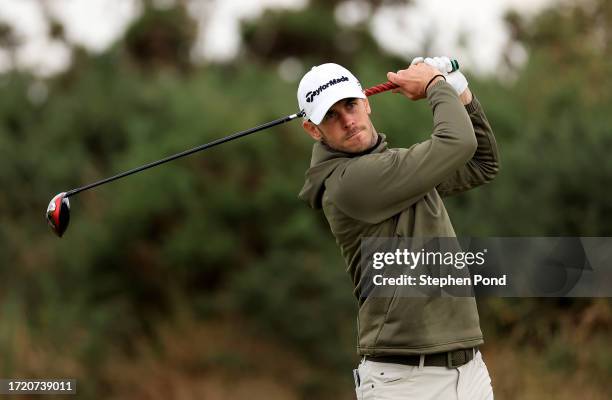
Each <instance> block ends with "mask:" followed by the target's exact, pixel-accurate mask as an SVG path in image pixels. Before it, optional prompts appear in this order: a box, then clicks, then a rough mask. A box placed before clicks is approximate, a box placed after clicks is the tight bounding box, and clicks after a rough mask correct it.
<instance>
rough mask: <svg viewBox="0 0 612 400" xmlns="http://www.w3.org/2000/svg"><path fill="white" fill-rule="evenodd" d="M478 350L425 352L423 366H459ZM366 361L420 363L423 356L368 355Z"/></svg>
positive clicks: (471, 357)
mask: <svg viewBox="0 0 612 400" xmlns="http://www.w3.org/2000/svg"><path fill="white" fill-rule="evenodd" d="M477 352H478V347H474V348H469V349H461V350H453V351H447V352H445V353H433V354H425V355H424V357H425V360H424V362H423V366H425V367H447V368H457V367H460V366H462V365H464V364H467V363H469V362H470V361H472V359H473V358H474V355H475V354H476V353H477ZM365 359H366V361H374V362H384V363H394V364H403V365H420V361H421V356H420V355H418V354H415V355H407V356H400V355H392V356H366V357H365Z"/></svg>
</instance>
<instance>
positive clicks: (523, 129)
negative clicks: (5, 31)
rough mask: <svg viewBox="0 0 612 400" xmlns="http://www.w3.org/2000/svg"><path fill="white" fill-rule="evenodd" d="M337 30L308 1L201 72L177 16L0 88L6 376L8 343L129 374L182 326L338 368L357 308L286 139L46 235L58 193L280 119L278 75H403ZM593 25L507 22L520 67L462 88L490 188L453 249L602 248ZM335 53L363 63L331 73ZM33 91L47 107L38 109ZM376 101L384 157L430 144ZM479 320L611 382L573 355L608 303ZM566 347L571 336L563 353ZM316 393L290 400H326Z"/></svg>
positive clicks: (505, 306)
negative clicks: (575, 238)
mask: <svg viewBox="0 0 612 400" xmlns="http://www.w3.org/2000/svg"><path fill="white" fill-rule="evenodd" d="M374 3H377V4H378V3H380V2H374ZM596 3H597V4H598V7H604V8H605V10H604V9H603V8H601V9H600V11H601V10H604V11H605V12H603V11H602V13H603V15H605V16H607V17H606V18H607V20H606V21H610V17H609V16H610V12H609V7H607V6H606V5H605V2H603V1H601V2H596ZM332 11H333V10H332V9H331V8H329V7H327V8H326V7H325V5H324V3H323V2H316V6H313V7H312V8H307V9H305V10H303V11H298V12H293V11H292V12H275V13H268V14H266V15H264V16H263V17H262V19H261V20H257V21H254V22H251V23H249V24H247V25H246V26H245V28H244V32H245V39H246V49H247V51H246V52H245V54H243V55H242V56H241V57H240V58H239V59H238V60H237V61H236V62H235V63H233V64H230V65H225V66H217V67H215V66H210V65H207V66H203V67H200V68H195V67H193V66H192V65H191V64H190V63H189V58H188V51H187V49H189V48H190V44H191V43H192V40H193V38H194V36H193V31H192V29H193V25H192V22H190V20H189V19H188V17H187V14H186V11H185V10H184V9H182V8H181V7H177V8H171V9H169V10H152V9H151V10H149V9H147V11H146V12H145V14H144V16H143V17H142V18H141V19H139V20H138V21H137V22H136V23H135V24H134V25H133V26H132V27H131V28H130V29H129V30H128V31H127V34H126V36H125V38H123V39H122V40H121V41H120V42H119V43H118V44H117V45H116V46H115V47H113V48H112V49H110V50H109V51H107V52H105V53H103V54H100V55H90V54H87V53H83V52H78V51H76V53H75V63H74V65H73V66H72V68H71V69H70V70H69V71H67V72H66V73H65V74H63V75H61V76H58V77H55V78H52V79H49V80H45V81H43V82H41V81H39V79H38V78H35V77H32V76H29V75H27V74H24V73H18V72H16V71H13V72H10V73H7V74H4V75H2V76H0V182H2V187H3V190H2V191H0V210H2V223H1V224H0V318H1V321H0V352H1V353H2V354H3V356H2V358H0V365H1V366H2V368H3V369H0V375H3V376H12V373H14V372H20V371H21V372H23V371H29V370H28V369H27V368H25V367H24V366H23V365H24V363H26V364H27V362H26V361H23V360H22V361H20V360H19V357H17V356H16V354H17V353H16V351H14V350H13V347H14V343H15V340H16V338H17V337H19V335H20V333H19V332H18V331H17V329H16V327H19V326H22V325H23V326H26V327H27V328H28V329H29V330H31V331H32V332H35V334H34V337H33V338H32V342H34V343H36V342H37V341H42V340H43V338H44V341H45V342H46V343H47V342H48V343H50V346H52V347H53V348H55V349H56V350H57V351H58V352H59V353H61V354H68V356H67V357H69V358H70V359H71V360H72V359H73V360H75V362H76V363H77V364H79V365H84V366H85V367H84V369H85V371H86V372H88V373H89V375H90V376H97V374H98V373H99V368H101V367H100V364H101V363H102V362H103V360H104V358H105V357H106V356H105V354H107V350H109V349H110V348H112V349H116V348H119V349H121V350H122V351H124V352H125V353H127V354H130V352H131V351H132V345H133V340H134V338H136V337H139V335H143V334H144V335H153V334H154V332H155V326H156V324H158V323H159V322H160V321H163V320H165V319H166V318H168V317H169V316H171V315H172V313H174V312H176V310H177V309H181V308H183V307H186V308H189V309H191V310H194V311H195V312H196V313H197V314H198V315H200V316H201V317H202V318H213V317H219V316H222V315H226V314H228V313H229V314H232V315H234V314H239V315H243V316H244V318H246V319H248V320H249V321H250V322H251V323H252V324H254V325H257V326H259V327H262V328H265V332H267V334H268V335H270V336H271V337H274V338H277V339H279V340H281V341H282V342H283V343H285V344H287V345H288V346H291V347H292V348H295V349H296V350H297V351H299V352H300V353H301V354H302V355H303V356H305V357H306V358H309V359H310V360H316V361H313V362H315V363H316V364H317V365H319V364H320V365H324V366H325V365H326V366H332V367H333V368H336V369H337V370H343V369H346V368H348V367H349V366H350V365H351V363H352V362H353V361H354V353H353V349H354V345H355V326H354V320H355V311H356V302H355V301H354V299H353V297H352V295H351V286H350V280H349V278H348V276H346V273H345V271H344V268H345V267H344V265H343V261H342V258H341V256H340V254H339V251H338V249H337V248H336V245H335V243H334V239H333V237H332V235H331V233H330V232H329V228H328V226H327V223H326V221H325V220H324V218H323V216H322V214H321V212H320V211H313V210H310V209H308V207H307V206H306V205H305V204H301V203H300V202H299V201H298V199H297V193H298V192H299V190H300V188H301V185H302V183H303V174H304V171H305V170H306V169H307V167H308V165H309V160H310V151H311V142H310V139H309V138H308V137H307V136H306V135H305V134H304V133H303V132H302V131H301V128H300V126H299V123H297V122H295V123H293V124H287V125H282V126H280V127H277V128H274V129H272V130H267V131H265V132H261V133H258V134H255V135H253V136H249V137H248V138H243V139H240V140H239V141H236V142H232V143H230V144H225V145H223V146H221V147H219V148H215V149H210V150H207V151H206V152H204V153H198V154H195V155H192V156H190V157H188V158H186V159H181V160H179V161H174V162H173V163H171V164H167V165H165V166H163V167H159V168H155V169H152V170H149V171H146V172H143V173H141V174H138V175H135V176H132V177H130V178H128V179H125V180H122V181H118V182H114V183H112V184H109V185H106V186H104V187H100V188H97V189H95V190H92V191H89V192H86V193H83V194H80V195H79V196H77V197H75V198H73V199H71V204H72V222H71V226H70V228H69V230H68V231H67V233H66V235H65V237H64V238H63V239H61V240H58V239H57V238H55V237H54V236H52V234H51V233H50V232H49V231H48V229H47V227H46V226H45V223H44V220H43V211H44V207H45V206H46V204H47V202H48V201H49V199H50V198H51V197H52V195H54V194H55V193H57V192H58V191H59V190H66V189H69V188H72V187H78V186H81V185H84V184H86V183H89V182H92V181H95V180H97V179H101V178H104V177H106V176H110V175H113V174H116V173H118V172H120V171H124V170H127V169H130V168H133V167H135V166H138V165H141V164H143V163H146V162H150V161H153V160H156V159H159V158H161V157H164V156H166V155H170V154H173V153H176V152H179V151H182V150H184V149H186V148H190V147H193V146H196V145H199V144H202V143H205V142H208V141H211V140H213V139H216V138H219V137H222V136H225V135H227V134H229V133H232V132H235V131H238V130H242V129H245V128H248V127H251V126H254V125H256V124H259V123H263V122H266V121H269V120H272V119H275V118H279V117H281V116H284V115H287V114H291V113H293V112H295V111H296V101H295V90H296V85H297V82H285V81H282V80H280V79H279V77H278V74H277V73H276V71H275V70H274V68H270V65H275V63H277V62H279V61H281V60H282V59H284V58H285V57H287V56H295V57H299V58H300V59H301V60H302V61H303V62H304V63H305V65H309V64H308V63H310V62H321V61H330V60H331V59H334V60H335V61H340V62H345V63H346V64H347V65H348V66H350V67H352V68H353V69H354V71H355V72H356V74H357V75H358V76H360V78H361V80H362V82H363V83H364V85H370V84H376V83H379V82H381V81H382V80H384V73H385V72H386V71H387V70H396V69H398V68H400V67H402V66H403V65H401V64H400V60H398V59H395V58H390V57H387V56H385V55H384V54H382V55H381V54H380V50H379V49H377V47H376V45H375V43H374V41H373V39H372V38H371V37H370V36H369V34H368V33H367V30H365V28H364V27H354V28H350V29H349V28H341V27H339V26H338V25H337V24H336V22H335V20H334V19H333V14H332ZM585 13H586V14H585ZM600 15H602V14H597V17H595V16H594V15H590V14H588V10H586V11H585V10H583V11H580V7H576V8H571V7H570V8H561V9H559V10H556V9H554V10H550V11H547V12H546V13H545V14H543V15H542V16H541V17H540V18H538V19H536V20H535V21H534V22H533V23H532V25H529V24H527V23H526V22H521V24H523V25H521V26H524V31H521V33H520V35H519V36H520V38H521V40H522V42H523V43H524V44H525V45H526V46H527V49H528V51H529V55H530V58H529V62H528V63H527V65H526V66H525V67H524V69H523V70H521V71H519V73H518V78H517V80H516V82H514V83H513V84H512V85H509V84H507V83H500V82H497V81H495V80H482V79H478V78H477V77H472V76H470V87H471V88H472V90H473V91H474V93H475V94H476V95H477V96H478V98H479V99H480V101H481V103H482V104H483V105H484V108H485V110H486V112H487V115H488V117H489V119H490V122H491V124H492V126H493V128H494V131H495V132H496V136H497V138H498V141H499V146H500V149H501V157H502V169H501V172H500V175H499V177H498V178H497V179H496V180H495V181H493V182H492V183H491V184H489V185H486V186H484V187H482V188H479V189H478V190H474V191H471V192H469V193H466V194H464V195H461V196H457V197H455V198H450V199H448V201H447V202H446V204H447V207H448V208H449V213H450V215H451V217H452V220H453V222H454V225H455V228H456V231H457V232H458V234H459V235H463V236H467V235H473V236H478V235H482V236H486V235H490V236H505V235H521V236H528V235H582V236H589V235H592V236H595V235H602V236H603V235H609V234H610V224H609V223H608V221H609V220H610V219H612V206H611V203H610V202H609V201H608V200H607V196H606V189H607V187H608V180H609V177H610V176H612V160H611V159H610V157H608V155H607V151H608V149H609V148H610V147H612V139H611V136H610V135H609V127H610V126H611V125H612V116H611V115H610V113H609V112H608V107H609V104H610V100H611V99H610V93H612V86H611V84H610V82H611V81H610V80H609V79H607V77H608V76H609V75H610V73H612V69H611V64H610V61H609V60H610V59H611V58H610V57H609V55H610V54H609V51H610V50H609V47H608V46H607V45H606V46H603V45H602V46H599V47H598V46H581V43H583V42H584V41H585V40H586V39H587V38H590V37H591V36H592V35H595V34H598V33H597V32H596V30H597V29H600V28H601V27H604V28H605V29H604V28H601V29H604V34H605V35H609V33H608V29H609V26H610V25H609V24H608V25H605V24H603V25H602V24H601V23H598V24H595V25H593V26H590V25H588V24H586V23H585V21H588V20H589V18H597V21H599V19H600V18H602V17H601V16H600ZM519 25H520V24H519ZM558 27H561V29H556V28H558ZM597 27H600V28H597ZM313 32H314V33H313ZM347 37H350V38H351V40H356V41H357V46H355V47H350V46H349V50H348V51H346V52H340V50H339V46H340V47H344V46H343V45H342V43H343V42H342V39H343V38H347ZM606 37H607V36H606ZM576 38H578V39H576ZM606 43H609V42H606ZM158 45H159V46H158ZM576 57H579V58H578V59H577V58H576ZM186 72H189V73H186ZM40 84H42V85H45V87H46V88H47V90H48V97H47V98H46V99H45V100H44V101H35V100H33V97H32V88H33V87H34V85H40ZM370 101H371V104H372V108H373V116H372V118H373V121H374V124H375V126H376V127H377V129H378V130H379V131H381V132H384V133H386V134H387V136H388V138H389V140H390V142H391V144H392V145H393V146H397V147H399V146H409V145H411V144H412V143H414V142H416V141H421V140H426V139H427V138H428V135H429V132H430V130H431V117H430V115H431V111H430V110H429V108H428V107H427V105H426V104H425V102H420V103H412V102H410V101H408V100H407V99H405V98H402V97H399V96H398V95H392V94H385V95H380V96H376V97H374V98H372V99H370ZM480 310H481V319H482V321H483V324H484V325H485V327H486V329H485V331H486V332H487V334H488V335H489V334H490V335H491V336H494V337H502V338H507V339H508V340H510V341H512V342H513V343H517V344H520V345H522V346H533V347H534V348H537V349H540V350H542V352H543V354H544V355H545V359H546V360H548V362H549V364H550V365H551V366H553V365H565V366H566V367H567V368H571V367H572V366H584V365H588V367H589V368H590V369H592V370H594V371H599V373H600V374H601V375H605V374H606V373H607V374H609V371H610V365H612V363H611V362H610V360H611V359H612V356H611V355H610V354H609V352H605V351H604V352H599V353H598V354H597V356H596V357H595V356H593V358H590V359H588V360H586V361H585V360H584V359H582V358H581V354H577V352H576V351H575V347H576V346H583V345H584V346H586V348H589V347H588V346H589V345H588V343H589V340H590V339H591V338H593V340H594V343H602V342H603V343H604V346H602V347H605V344H606V343H608V342H609V339H607V341H606V339H605V338H606V335H609V331H610V325H611V322H610V321H611V320H612V318H611V317H610V303H609V302H603V303H597V302H596V301H594V300H590V299H589V300H581V301H573V300H559V301H556V300H555V301H540V300H536V299H524V300H523V299H521V300H507V299H487V300H484V301H482V302H481V304H480ZM568 316H569V317H568ZM589 321H596V323H595V322H589ZM574 331H576V332H579V333H580V332H581V334H583V336H584V337H583V338H582V339H580V340H578V341H575V342H571V341H569V340H568V336H570V337H571V336H572V335H571V333H573V332H574ZM577 336H578V337H582V336H580V335H577ZM568 343H569V344H568ZM211 345H214V344H211ZM571 346H574V348H572V347H571ZM578 353H579V352H578ZM51 368H52V366H51ZM67 370H68V371H70V370H69V369H67ZM568 371H570V370H568ZM602 371H603V372H602ZM47 372H53V371H47ZM312 382H314V383H312ZM312 382H311V383H312V385H314V386H313V387H312V388H310V387H306V388H304V391H305V392H309V393H310V392H317V393H318V392H320V391H321V390H323V389H320V388H319V387H318V386H317V385H319V383H318V382H316V379H315V380H314V381H312ZM97 384H99V385H101V386H103V385H102V384H103V382H102V383H101V382H97ZM92 385H94V383H92ZM92 393H95V391H92ZM92 396H93V397H91V396H90V397H91V398H95V396H94V395H93V394H92Z"/></svg>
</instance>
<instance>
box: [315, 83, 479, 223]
mask: <svg viewBox="0 0 612 400" xmlns="http://www.w3.org/2000/svg"><path fill="white" fill-rule="evenodd" d="M427 98H428V100H429V103H430V105H431V108H432V111H433V133H432V135H431V139H429V140H427V141H425V142H422V143H418V144H415V145H413V146H412V147H410V148H408V149H391V150H389V151H385V152H382V153H377V154H368V155H364V156H361V157H356V158H354V159H352V160H351V161H350V162H347V163H346V164H345V165H344V167H343V168H341V169H340V168H339V169H338V170H336V171H335V172H334V174H333V175H332V176H331V177H330V178H329V179H328V182H327V184H326V186H327V188H328V189H327V190H328V194H329V199H330V201H332V202H333V203H334V204H335V205H336V207H338V208H339V209H340V210H341V211H342V212H344V213H345V214H347V215H348V216H349V217H351V218H354V219H357V220H360V221H364V222H366V223H373V224H374V223H379V222H382V221H384V220H385V219H388V218H390V217H392V216H393V215H395V214H397V213H399V212H400V211H402V210H404V209H406V208H408V207H409V206H411V205H412V204H414V203H415V202H417V201H418V200H419V199H421V198H422V197H423V196H424V195H425V194H426V193H427V192H429V191H431V190H432V189H434V188H435V187H436V186H438V185H439V184H440V183H441V182H443V181H444V180H446V179H448V177H449V176H450V175H451V174H452V173H454V172H455V171H457V169H459V168H461V167H462V166H464V165H465V163H466V162H467V161H468V160H470V159H471V158H472V156H473V155H474V152H475V150H476V145H477V143H476V138H475V135H474V130H473V128H472V123H471V122H470V119H469V117H468V114H467V112H466V109H465V107H464V106H463V105H462V104H461V102H460V100H459V97H458V96H457V94H456V93H455V91H454V90H453V88H452V87H451V86H450V85H449V84H447V83H446V82H443V81H442V82H437V83H435V84H434V85H432V86H431V87H430V88H429V89H428V91H427Z"/></svg>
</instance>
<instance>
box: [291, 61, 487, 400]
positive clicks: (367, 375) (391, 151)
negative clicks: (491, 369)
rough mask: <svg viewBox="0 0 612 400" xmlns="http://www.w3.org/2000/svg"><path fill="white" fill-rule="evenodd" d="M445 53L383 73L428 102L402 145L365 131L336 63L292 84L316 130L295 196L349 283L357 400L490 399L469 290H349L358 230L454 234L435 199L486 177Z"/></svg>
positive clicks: (364, 108) (470, 116) (360, 98)
mask: <svg viewBox="0 0 612 400" xmlns="http://www.w3.org/2000/svg"><path fill="white" fill-rule="evenodd" d="M449 62H450V61H449V59H448V58H446V57H436V58H427V59H422V58H419V59H415V61H413V65H411V66H410V67H409V68H407V69H404V70H400V71H398V72H397V73H394V72H389V73H388V74H387V78H388V79H389V81H391V82H393V83H395V84H396V85H398V88H397V89H395V92H396V93H400V94H402V95H404V96H406V97H408V98H409V99H411V100H419V99H427V101H428V102H429V105H430V106H431V109H432V112H433V132H432V134H431V137H430V138H429V139H428V140H426V141H424V142H421V143H417V144H414V145H412V146H411V147H409V148H406V149H404V148H391V147H390V146H389V144H388V143H387V140H386V137H385V135H384V134H382V133H380V132H377V131H376V129H375V127H374V126H373V124H372V121H371V120H370V113H371V111H372V110H371V108H370V104H369V102H368V99H367V98H366V96H365V95H364V94H363V92H362V88H361V85H360V83H359V81H358V80H357V78H355V76H354V75H353V74H352V73H351V72H350V71H348V70H347V69H346V68H344V67H342V66H340V65H337V64H332V63H329V64H323V65H319V66H316V67H313V68H312V69H311V70H310V71H309V72H308V73H306V74H305V75H304V77H303V78H302V80H301V81H300V84H299V87H298V93H297V95H298V103H299V107H300V109H301V110H303V111H304V112H305V119H304V122H303V125H302V126H303V128H304V130H305V131H306V132H307V133H308V134H309V135H310V136H311V137H312V138H313V139H314V140H315V141H316V142H315V144H314V147H313V151H312V159H311V162H310V168H309V169H308V171H307V172H306V182H305V184H304V187H303V188H302V190H301V192H300V195H299V196H300V198H301V199H302V200H304V201H306V202H308V204H309V205H310V206H311V207H312V208H314V209H322V210H323V212H324V214H325V217H326V218H327V221H328V223H329V226H330V229H331V231H332V233H333V234H334V236H335V238H336V242H337V243H338V245H339V246H340V250H341V253H342V255H343V257H344V259H345V261H346V264H347V270H348V272H349V274H350V276H351V278H352V280H353V283H354V285H355V295H356V296H357V299H358V302H359V312H358V326H357V330H358V346H357V352H358V354H359V355H360V356H362V360H361V362H360V363H359V366H358V368H357V369H356V370H355V371H353V372H354V377H355V390H356V393H357V398H358V399H364V400H368V399H377V400H383V399H419V400H425V399H443V400H447V399H448V400H452V399H460V400H479V399H492V398H493V390H492V387H491V380H490V377H489V373H488V371H487V368H486V366H485V364H484V362H483V360H482V357H481V354H480V352H479V351H478V346H479V345H481V344H482V343H483V336H482V332H481V330H480V323H479V319H478V310H477V309H476V302H475V300H474V298H473V297H435V298H434V297H430V298H407V297H395V298H393V297H388V298H382V297H374V296H372V297H366V298H364V296H362V295H361V294H360V293H359V282H360V279H361V278H362V276H361V268H360V266H359V263H360V255H361V253H360V241H361V238H363V237H398V236H399V237H454V236H455V231H454V229H453V226H452V224H451V221H450V218H449V216H448V213H447V212H446V208H445V207H444V203H443V202H442V198H443V197H444V196H448V195H452V194H456V193H460V192H463V191H466V190H469V189H472V188H474V187H476V186H479V185H481V184H484V183H487V182H489V181H491V180H492V179H493V178H494V177H495V175H496V174H497V171H498V169H499V161H498V150H497V145H496V142H495V137H494V136H493V133H492V131H491V127H490V125H489V123H488V121H487V119H486V117H485V115H484V112H483V110H482V107H481V105H480V103H479V102H478V100H477V99H476V98H475V97H473V95H472V93H471V92H470V90H469V89H468V87H467V80H466V79H465V77H464V76H463V74H461V72H459V71H456V72H452V73H448V72H446V71H448V70H450V69H446V66H447V65H448V63H449ZM395 118H397V119H398V120H402V119H403V118H404V116H403V115H401V114H400V115H397V116H395ZM404 122H405V124H404V126H405V132H403V133H404V134H408V132H410V121H409V120H405V121H404Z"/></svg>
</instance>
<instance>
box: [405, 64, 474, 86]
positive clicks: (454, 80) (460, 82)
mask: <svg viewBox="0 0 612 400" xmlns="http://www.w3.org/2000/svg"><path fill="white" fill-rule="evenodd" d="M422 62H424V63H425V64H427V65H431V66H432V67H434V68H435V69H437V70H438V71H440V72H441V73H442V74H443V75H444V77H445V78H446V82H448V84H449V85H451V86H452V87H453V89H455V91H456V92H457V94H458V95H460V94H461V93H463V92H464V91H465V89H467V87H468V81H467V79H465V76H464V75H463V74H462V73H461V71H459V70H457V71H455V72H451V71H452V70H453V65H452V64H451V60H450V58H448V57H427V58H423V57H416V58H415V59H414V60H412V62H411V63H410V65H414V64H419V63H422Z"/></svg>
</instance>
